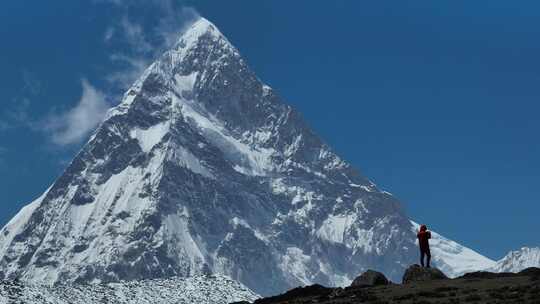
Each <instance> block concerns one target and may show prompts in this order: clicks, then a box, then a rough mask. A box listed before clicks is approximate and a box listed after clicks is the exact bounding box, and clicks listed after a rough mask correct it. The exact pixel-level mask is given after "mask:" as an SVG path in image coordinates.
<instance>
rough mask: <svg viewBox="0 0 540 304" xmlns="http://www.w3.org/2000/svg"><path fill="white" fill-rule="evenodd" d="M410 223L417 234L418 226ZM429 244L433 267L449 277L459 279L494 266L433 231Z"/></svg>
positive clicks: (480, 256) (482, 257)
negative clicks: (466, 274) (464, 275)
mask: <svg viewBox="0 0 540 304" xmlns="http://www.w3.org/2000/svg"><path fill="white" fill-rule="evenodd" d="M411 223H412V225H413V232H414V233H417V232H418V230H419V229H420V225H419V224H417V223H415V222H413V221H411ZM417 243H418V240H417ZM429 243H430V247H431V255H432V262H433V265H434V266H436V267H437V268H439V269H440V270H442V271H443V272H444V273H445V274H446V275H447V276H449V277H452V278H455V277H459V276H461V275H463V274H465V273H468V272H475V271H481V270H485V269H487V268H490V267H493V266H494V265H495V261H492V260H490V259H489V258H487V257H485V256H483V255H481V254H479V253H477V252H475V251H473V250H471V249H469V248H466V247H464V246H462V245H460V244H458V243H456V242H454V241H451V240H449V239H447V238H445V237H444V236H442V235H440V234H438V233H436V232H434V231H431V240H430V241H429Z"/></svg>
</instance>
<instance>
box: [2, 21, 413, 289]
mask: <svg viewBox="0 0 540 304" xmlns="http://www.w3.org/2000/svg"><path fill="white" fill-rule="evenodd" d="M412 230H413V226H412V224H411V222H410V221H409V219H408V217H407V216H406V214H405V213H404V211H403V209H402V208H401V206H400V203H399V202H398V201H397V200H396V199H395V198H394V197H393V196H392V195H390V194H389V193H387V192H384V191H381V190H379V189H378V188H377V187H376V186H375V185H374V184H373V183H372V182H370V181H369V180H368V179H367V178H365V177H363V176H362V175H361V174H360V173H359V172H358V171H357V170H355V169H354V168H352V167H351V166H350V165H349V164H347V163H346V162H344V161H343V160H342V159H340V158H339V157H338V156H337V155H336V154H335V153H334V152H333V151H332V149H331V148H330V147H328V146H327V145H326V144H325V143H324V142H323V141H322V140H321V139H320V138H319V137H318V136H317V135H316V134H315V133H314V132H313V131H312V130H311V129H310V128H309V126H308V125H307V124H306V123H305V122H304V120H303V119H302V117H301V115H300V114H299V113H298V112H296V111H295V110H293V109H292V108H291V107H290V106H288V105H286V104H285V103H283V102H282V100H281V98H280V97H279V96H278V95H277V94H276V92H275V91H274V90H273V89H272V88H270V87H269V86H267V85H265V84H263V83H262V82H261V81H260V80H259V79H258V78H257V77H256V75H254V73H253V72H252V71H251V70H250V69H249V68H248V66H247V64H246V63H245V62H244V60H243V59H242V58H241V56H240V54H239V52H238V50H236V48H234V47H233V46H232V45H231V44H230V42H229V41H228V40H227V39H226V38H225V37H224V36H223V35H222V34H221V33H220V32H219V30H218V29H217V28H216V27H215V26H214V25H213V24H212V23H210V22H209V21H207V20H206V19H200V20H199V21H197V22H195V23H194V24H193V25H192V26H191V27H190V28H189V29H188V30H187V31H186V32H185V33H184V34H183V36H182V37H181V38H180V39H179V40H178V42H177V43H176V45H175V47H174V48H173V49H171V50H169V51H167V52H166V53H164V54H163V55H162V56H161V57H160V58H159V59H158V60H157V61H156V62H154V63H153V64H152V65H151V66H150V67H148V69H147V70H146V71H145V72H144V73H143V75H142V76H141V77H140V79H139V80H137V81H136V83H135V84H134V85H133V86H132V87H131V88H130V89H129V90H128V91H127V92H126V94H125V95H124V97H123V100H122V102H121V103H120V104H119V105H118V106H117V107H115V108H113V109H111V110H110V111H109V112H108V114H107V116H106V118H105V120H104V121H103V123H102V124H101V125H100V126H99V128H98V129H97V130H96V131H95V133H94V134H93V135H92V137H91V138H90V140H89V141H88V143H87V144H86V145H85V146H84V147H83V149H82V150H81V151H80V153H79V154H78V155H77V156H76V157H75V158H74V160H73V161H72V162H71V164H70V165H69V166H68V168H67V169H66V170H65V172H64V173H63V174H62V175H61V176H60V178H58V180H57V181H56V182H54V184H53V185H52V186H51V187H50V188H49V189H48V190H47V191H46V192H45V193H44V194H43V195H42V196H41V197H40V198H38V199H37V200H36V201H34V202H33V203H31V204H30V205H28V206H27V207H25V208H24V209H23V210H22V211H21V212H20V213H19V214H18V215H17V216H16V217H15V218H13V219H12V220H11V221H10V222H9V223H8V224H7V225H6V226H5V227H4V228H3V230H2V231H1V232H0V278H3V279H13V278H19V279H21V280H24V281H30V282H40V283H47V284H56V283H60V282H89V283H96V282H110V281H118V280H136V279H151V278H163V277H171V276H182V277H187V276H192V275H196V274H200V273H205V272H213V273H217V274H224V275H228V276H230V277H232V278H234V279H236V280H238V281H240V282H242V283H244V284H245V285H246V286H248V287H249V288H251V289H253V290H254V291H256V292H258V293H260V294H263V295H268V294H275V293H279V292H282V291H284V290H286V289H288V288H290V287H294V286H298V285H305V284H312V283H321V284H325V285H330V286H335V285H345V284H347V283H349V282H350V281H351V280H352V279H353V278H354V277H356V276H357V275H358V274H359V273H361V272H363V271H364V270H366V269H368V268H373V269H378V270H381V271H383V272H385V273H386V274H387V275H388V276H389V277H390V278H392V279H394V280H395V281H398V279H399V277H400V276H401V274H402V273H403V270H404V269H405V267H406V266H407V265H409V264H411V263H412V262H413V261H416V256H417V249H416V246H415V235H414V233H412Z"/></svg>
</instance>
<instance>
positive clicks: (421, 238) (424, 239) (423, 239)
mask: <svg viewBox="0 0 540 304" xmlns="http://www.w3.org/2000/svg"><path fill="white" fill-rule="evenodd" d="M416 236H417V237H418V243H419V245H420V264H421V265H422V267H424V257H427V268H429V267H430V266H429V264H430V262H431V252H430V250H429V239H430V238H431V232H430V231H428V230H427V226H426V225H422V226H420V231H418V234H417V235H416Z"/></svg>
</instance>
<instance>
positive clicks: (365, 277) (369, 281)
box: [351, 269, 390, 287]
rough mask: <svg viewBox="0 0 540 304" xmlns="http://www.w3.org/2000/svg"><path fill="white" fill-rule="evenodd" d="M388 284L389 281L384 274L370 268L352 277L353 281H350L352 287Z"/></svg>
mask: <svg viewBox="0 0 540 304" xmlns="http://www.w3.org/2000/svg"><path fill="white" fill-rule="evenodd" d="M388 284H390V282H389V281H388V279H387V278H386V277H385V276H384V274H382V273H380V272H378V271H374V270H371V269H370V270H368V271H366V272H364V273H362V274H361V275H360V276H358V277H357V278H356V279H354V281H353V282H352V283H351V286H352V287H372V286H383V285H388Z"/></svg>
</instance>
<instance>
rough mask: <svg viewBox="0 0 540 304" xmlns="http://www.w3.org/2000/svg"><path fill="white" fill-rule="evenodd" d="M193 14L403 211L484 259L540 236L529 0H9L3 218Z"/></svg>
mask: <svg viewBox="0 0 540 304" xmlns="http://www.w3.org/2000/svg"><path fill="white" fill-rule="evenodd" d="M127 3H130V4H127ZM197 14H200V15H202V16H204V17H206V18H207V19H209V20H211V21H212V22H214V23H215V24H216V25H217V26H218V27H219V28H220V30H221V31H222V32H223V33H224V34H225V35H226V36H227V37H228V38H229V40H231V41H232V42H233V44H235V45H236V46H237V47H238V49H239V50H240V52H241V53H242V54H243V56H244V57H245V58H246V60H247V61H248V62H249V64H250V66H251V67H252V68H253V70H254V71H255V72H256V73H257V74H258V75H259V77H260V78H261V79H263V80H264V81H265V82H267V83H268V84H270V85H271V86H272V87H274V88H275V89H277V90H278V91H279V92H280V94H281V95H282V96H283V97H284V99H285V100H287V102H288V103H290V104H292V105H293V106H294V107H296V108H297V109H298V110H299V111H300V112H302V113H303V114H304V116H305V118H306V120H307V121H308V122H309V124H310V125H311V126H312V127H313V128H314V129H315V130H316V131H317V132H318V133H319V134H320V135H321V136H322V137H323V138H324V139H325V140H326V141H327V142H328V143H329V144H330V145H331V146H333V147H334V148H335V150H336V151H337V152H338V154H340V155H341V156H343V157H344V158H345V159H346V160H348V161H349V162H351V163H352V164H353V165H354V166H356V167H357V168H359V169H360V170H361V171H362V172H363V173H364V174H365V175H366V176H368V177H370V178H371V179H372V180H373V181H374V182H375V183H376V184H377V185H379V187H380V188H382V189H385V190H387V191H389V192H391V193H393V194H395V195H396V196H397V197H398V198H399V199H400V200H401V201H402V202H403V204H404V206H405V207H406V209H407V212H408V214H409V215H410V216H411V217H412V218H414V219H416V220H417V221H419V222H424V223H427V224H428V225H430V226H431V227H432V228H433V229H434V230H437V231H438V232H440V233H442V234H444V235H446V236H447V237H449V238H452V239H454V240H457V241H459V242H461V243H463V244H465V245H467V246H470V247H472V248H474V249H476V250H478V251H479V252H481V253H483V254H485V255H487V256H489V257H491V258H500V257H501V256H502V255H504V254H506V252H507V251H509V250H511V249H517V248H519V247H521V246H525V245H529V246H539V245H540V235H539V234H538V231H539V221H538V218H539V217H538V214H539V213H540V173H539V172H540V138H539V135H538V133H539V130H540V117H539V115H540V102H539V100H540V89H539V88H540V86H539V84H540V56H538V54H539V53H540V39H538V37H539V36H540V35H539V34H540V18H539V17H540V16H539V14H540V3H538V2H537V1H520V2H519V6H517V4H516V3H513V2H509V1H498V0H492V1H482V2H475V3H471V1H352V0H351V1H307V0H306V1H281V0H279V1H278V0H274V1H252V0H245V1H240V0H238V1H201V0H199V1H178V2H175V1H172V0H148V1H142V0H132V1H122V0H114V1H113V0H93V1H68V0H58V1H52V2H51V1H48V2H47V3H45V1H28V0H17V1H15V0H7V1H4V3H2V10H0V35H1V39H2V44H1V45H0V67H2V72H1V73H0V105H1V106H0V185H1V186H0V192H1V203H0V223H1V225H3V224H5V223H6V222H7V221H8V220H9V218H11V217H12V216H13V215H14V214H15V213H16V212H17V211H18V210H19V209H20V208H21V207H22V206H23V205H24V204H26V203H28V202H30V201H31V200H33V199H34V198H36V197H37V196H38V195H39V194H41V193H42V192H43V191H44V190H45V189H46V188H47V187H48V186H49V185H50V184H51V183H52V182H53V181H54V179H55V178H56V177H58V175H59V174H61V172H62V170H63V169H64V168H65V166H66V165H67V162H69V160H70V159H71V158H72V157H73V155H74V154H75V153H76V152H77V150H78V149H79V148H80V147H81V144H82V143H83V142H84V140H85V135H86V134H87V133H85V132H82V131H87V130H91V129H92V127H93V126H95V123H96V121H97V120H98V119H99V117H100V115H102V113H103V111H104V109H106V108H107V107H108V106H112V105H115V104H116V103H117V102H118V99H117V96H118V94H119V93H121V92H122V89H123V88H124V87H125V85H126V84H127V83H129V82H130V81H131V80H132V79H133V77H135V76H136V75H137V73H138V72H139V71H140V70H141V68H142V67H144V66H145V65H146V64H148V62H150V61H151V59H152V58H153V57H155V56H157V55H158V54H159V53H160V52H161V51H162V50H163V49H165V48H166V47H167V45H168V44H170V41H171V39H173V38H174V37H175V36H176V35H177V33H179V32H180V31H181V28H182V25H183V24H184V23H185V22H186V21H187V20H189V19H192V18H193V17H194V16H196V15H197ZM81 118H84V119H83V120H81Z"/></svg>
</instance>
